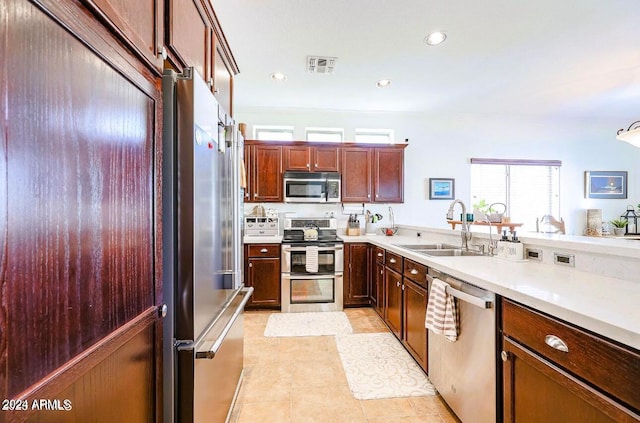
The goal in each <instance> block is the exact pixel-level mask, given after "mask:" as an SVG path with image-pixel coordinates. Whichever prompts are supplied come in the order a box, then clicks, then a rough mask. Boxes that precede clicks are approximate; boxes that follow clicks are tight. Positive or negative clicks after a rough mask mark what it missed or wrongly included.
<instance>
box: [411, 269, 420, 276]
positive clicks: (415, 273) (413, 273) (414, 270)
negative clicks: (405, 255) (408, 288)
mask: <svg viewBox="0 0 640 423" xmlns="http://www.w3.org/2000/svg"><path fill="white" fill-rule="evenodd" d="M409 273H411V274H412V275H417V274H418V271H417V270H416V269H411V272H409Z"/></svg>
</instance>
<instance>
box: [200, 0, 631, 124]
mask: <svg viewBox="0 0 640 423" xmlns="http://www.w3.org/2000/svg"><path fill="white" fill-rule="evenodd" d="M212 3H213V6H214V8H215V10H216V14H217V16H218V19H219V20H220V23H221V26H222V28H223V31H224V33H225V35H226V37H227V40H228V42H229V44H230V47H231V50H232V51H233V53H234V56H235V58H236V61H237V63H238V66H239V68H240V73H239V74H238V75H237V76H236V80H235V93H234V104H235V106H234V107H235V110H239V109H245V108H262V107H267V108H303V109H330V110H352V111H353V110H356V111H394V112H397V111H401V112H424V113H429V114H435V113H447V114H458V113H463V114H467V113H473V114H500V115H509V114H511V115H524V116H528V115H530V116H547V117H549V116H550V117H560V118H605V119H611V118H614V119H619V120H620V127H622V126H625V125H628V124H630V123H631V121H634V120H638V119H640V3H639V2H638V1H637V0H448V1H445V0H366V1H365V0H342V1H340V0H212ZM434 30H443V31H445V32H446V33H447V36H448V38H447V40H446V41H445V43H444V44H442V45H440V46H435V47H431V46H427V45H425V44H424V38H425V36H426V35H427V34H428V33H430V32H432V31H434ZM308 55H320V56H335V57H337V58H338V61H337V65H336V69H335V73H334V74H333V75H319V74H309V73H307V72H306V68H305V63H306V57H307V56H308ZM272 72H283V73H285V74H286V75H287V77H288V79H287V80H286V82H284V83H282V82H275V81H271V80H270V79H269V75H270V74H271V73H272ZM381 78H389V79H391V80H392V81H393V83H392V84H391V86H389V87H388V88H384V89H380V88H377V87H376V86H375V82H376V81H377V80H378V79H381Z"/></svg>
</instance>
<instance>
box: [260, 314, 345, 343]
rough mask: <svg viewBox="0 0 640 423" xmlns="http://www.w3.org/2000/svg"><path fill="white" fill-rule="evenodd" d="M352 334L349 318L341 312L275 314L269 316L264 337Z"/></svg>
mask: <svg viewBox="0 0 640 423" xmlns="http://www.w3.org/2000/svg"><path fill="white" fill-rule="evenodd" d="M350 333H353V329H352V328H351V324H350V323H349V318H348V317H347V315H346V314H344V312H342V311H323V312H313V313H277V314H272V315H270V316H269V320H268V321H267V327H266V328H265V329H264V336H268V337H284V336H325V335H344V334H350Z"/></svg>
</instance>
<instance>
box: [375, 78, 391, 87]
mask: <svg viewBox="0 0 640 423" xmlns="http://www.w3.org/2000/svg"><path fill="white" fill-rule="evenodd" d="M389 85H391V80H390V79H381V80H379V81H378V82H376V87H378V88H384V87H388V86H389Z"/></svg>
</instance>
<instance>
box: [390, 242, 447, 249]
mask: <svg viewBox="0 0 640 423" xmlns="http://www.w3.org/2000/svg"><path fill="white" fill-rule="evenodd" d="M394 245H396V246H397V247H402V248H406V249H407V250H413V251H423V250H442V249H447V250H451V249H454V248H458V247H457V246H455V245H451V244H439V243H438V244H408V245H407V244H394Z"/></svg>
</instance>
